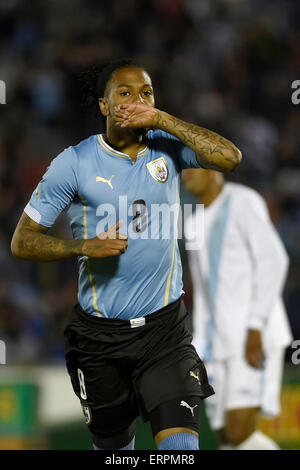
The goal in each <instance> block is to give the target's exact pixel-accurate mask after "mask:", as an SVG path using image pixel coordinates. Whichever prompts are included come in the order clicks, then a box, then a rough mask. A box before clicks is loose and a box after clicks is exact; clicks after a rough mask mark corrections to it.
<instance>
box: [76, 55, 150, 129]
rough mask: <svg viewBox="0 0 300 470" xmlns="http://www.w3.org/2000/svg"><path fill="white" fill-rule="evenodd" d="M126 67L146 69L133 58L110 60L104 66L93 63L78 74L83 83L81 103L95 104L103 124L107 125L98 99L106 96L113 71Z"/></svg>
mask: <svg viewBox="0 0 300 470" xmlns="http://www.w3.org/2000/svg"><path fill="white" fill-rule="evenodd" d="M125 67H138V68H141V69H143V70H145V69H144V68H143V67H141V66H140V65H138V64H137V63H135V62H134V61H133V60H131V59H120V60H116V61H114V62H110V63H109V64H106V65H105V66H104V67H99V66H97V65H93V66H91V67H90V68H89V69H87V70H85V71H84V72H81V73H80V75H79V76H78V80H79V81H80V83H81V85H80V91H81V105H82V106H94V107H95V111H96V117H98V116H99V117H100V118H101V120H102V124H103V125H105V117H104V116H103V115H102V114H101V111H100V109H99V104H98V100H99V98H102V97H103V96H104V93H105V89H106V86H107V83H108V81H109V80H110V78H111V76H112V74H113V72H114V71H115V70H119V69H123V68H125Z"/></svg>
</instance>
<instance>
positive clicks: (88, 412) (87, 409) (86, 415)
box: [82, 405, 92, 425]
mask: <svg viewBox="0 0 300 470" xmlns="http://www.w3.org/2000/svg"><path fill="white" fill-rule="evenodd" d="M82 411H83V415H84V418H85V424H87V425H89V424H91V421H92V415H91V410H90V407H89V406H83V405H82Z"/></svg>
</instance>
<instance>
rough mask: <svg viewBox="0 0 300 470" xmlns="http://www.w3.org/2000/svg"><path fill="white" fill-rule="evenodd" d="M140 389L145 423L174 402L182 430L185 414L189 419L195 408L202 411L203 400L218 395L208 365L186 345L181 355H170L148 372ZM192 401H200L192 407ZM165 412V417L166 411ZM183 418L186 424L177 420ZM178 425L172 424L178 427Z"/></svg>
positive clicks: (139, 393)
mask: <svg viewBox="0 0 300 470" xmlns="http://www.w3.org/2000/svg"><path fill="white" fill-rule="evenodd" d="M136 388H137V394H138V397H139V402H140V405H141V410H142V416H143V418H144V420H147V419H149V414H150V412H151V411H152V410H154V409H155V408H157V407H159V406H160V405H162V404H164V403H168V402H170V401H172V400H174V406H175V407H178V408H179V410H180V413H179V415H176V423H177V424H178V426H182V425H183V423H184V414H186V415H187V416H188V415H189V413H192V411H191V408H192V407H193V406H194V407H198V409H199V408H200V405H199V403H200V402H201V399H204V398H206V397H208V396H210V395H212V394H213V393H214V391H213V389H212V387H211V386H210V385H209V383H208V380H207V374H206V369H205V366H204V364H203V363H202V361H201V359H200V358H199V356H198V355H197V353H196V351H195V349H194V348H193V346H191V345H190V346H189V345H186V344H185V345H184V346H183V347H182V348H180V345H178V350H177V351H175V350H174V351H172V352H170V351H169V354H168V355H166V356H164V357H163V358H161V359H160V360H159V361H157V362H155V364H153V365H152V366H151V367H149V368H147V370H145V371H144V372H143V374H142V376H141V377H140V379H139V381H138V384H136ZM188 397H195V398H197V401H196V402H195V403H192V402H191V403H189V401H188ZM189 407H190V408H189ZM198 409H197V411H198ZM161 410H162V413H164V408H161ZM182 411H183V414H182V413H181V412H182ZM192 414H193V413H192ZM180 416H182V418H183V419H182V420H180V419H177V418H180ZM176 423H175V422H174V423H171V424H172V425H174V426H175V424H176ZM169 424H170V423H169ZM177 424H176V425H177Z"/></svg>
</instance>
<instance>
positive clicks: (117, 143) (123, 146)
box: [103, 126, 147, 161]
mask: <svg viewBox="0 0 300 470" xmlns="http://www.w3.org/2000/svg"><path fill="white" fill-rule="evenodd" d="M103 138H104V140H105V141H106V142H107V143H108V144H109V145H110V146H111V147H112V148H114V149H115V150H117V151H118V152H122V153H125V154H126V155H129V157H130V158H131V159H132V160H134V161H135V160H136V158H137V154H138V153H139V152H140V151H141V150H143V149H144V148H145V146H146V143H147V137H146V134H145V132H144V129H141V130H139V131H137V130H135V129H134V130H133V129H118V128H116V127H109V126H108V127H107V129H106V133H105V134H104V135H103Z"/></svg>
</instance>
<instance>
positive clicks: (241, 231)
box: [185, 183, 292, 361]
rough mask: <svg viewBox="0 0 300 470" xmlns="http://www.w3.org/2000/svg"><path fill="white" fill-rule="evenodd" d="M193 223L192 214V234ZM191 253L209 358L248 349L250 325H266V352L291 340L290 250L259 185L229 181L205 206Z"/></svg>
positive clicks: (197, 325) (200, 330) (199, 336)
mask: <svg viewBox="0 0 300 470" xmlns="http://www.w3.org/2000/svg"><path fill="white" fill-rule="evenodd" d="M198 210H200V209H199V208H198ZM191 224H192V218H191V217H190V218H189V219H188V221H187V223H186V227H185V230H186V234H187V236H188V238H189V240H191V239H192V233H193V230H192V229H193V225H191ZM197 233H201V231H200V229H199V230H198V231H197ZM187 253H188V258H189V265H190V271H191V276H192V281H193V290H194V308H193V322H194V345H195V347H196V349H197V351H198V354H199V355H200V357H202V358H203V359H204V360H206V361H209V360H218V359H224V358H226V357H229V356H233V355H240V354H243V351H244V348H245V340H246V335H247V330H248V328H251V329H259V330H261V331H262V333H263V343H264V349H265V352H267V350H270V349H272V348H278V347H286V346H287V345H288V344H290V342H291V340H292V336H291V331H290V327H289V323H288V320H287V315H286V311H285V308H284V305H283V302H282V298H281V294H282V289H283V285H284V282H285V279H286V273H287V268H288V256H287V254H286V251H285V249H284V246H283V244H282V242H281V240H280V238H279V236H278V234H277V232H276V230H275V228H274V226H273V224H272V222H271V220H270V218H269V214H268V210H267V207H266V204H265V202H264V200H263V198H262V197H261V196H260V195H259V194H258V193H257V192H256V191H254V190H252V189H250V188H247V187H246V186H243V185H240V184H235V183H226V184H225V185H224V187H223V189H222V191H221V193H220V194H219V195H218V197H217V198H216V199H215V200H214V201H213V202H212V203H211V204H210V205H209V206H208V207H207V208H206V209H205V213H204V241H203V245H202V248H201V249H200V250H198V251H187Z"/></svg>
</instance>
